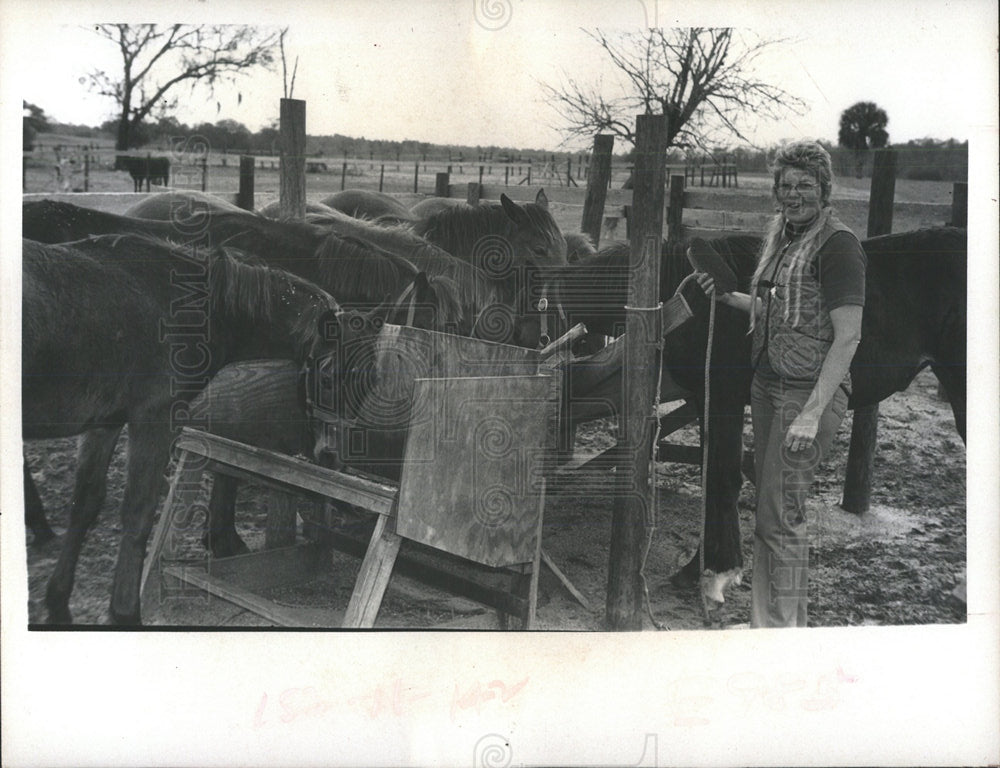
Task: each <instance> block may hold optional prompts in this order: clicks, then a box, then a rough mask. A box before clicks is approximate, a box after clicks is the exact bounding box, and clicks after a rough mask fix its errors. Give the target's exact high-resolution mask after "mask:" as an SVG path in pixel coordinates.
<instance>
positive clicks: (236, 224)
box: [22, 192, 464, 331]
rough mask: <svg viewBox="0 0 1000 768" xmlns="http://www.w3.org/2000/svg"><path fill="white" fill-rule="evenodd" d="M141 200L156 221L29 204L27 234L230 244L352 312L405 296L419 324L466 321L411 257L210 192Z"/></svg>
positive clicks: (447, 287)
mask: <svg viewBox="0 0 1000 768" xmlns="http://www.w3.org/2000/svg"><path fill="white" fill-rule="evenodd" d="M144 202H148V203H155V205H150V206H148V207H145V208H143V209H142V210H141V211H140V212H145V213H146V214H147V215H149V216H150V217H151V218H137V217H134V216H119V215H116V214H113V213H107V212H104V211H96V210H92V209H89V208H82V207H79V206H76V205H73V204H71V203H63V202H58V201H54V200H39V201H33V202H27V203H24V204H23V205H22V236H23V237H26V238H28V239H31V240H36V241H38V242H47V243H61V242H68V241H71V240H77V239H81V238H84V237H88V236H90V235H96V234H118V233H135V234H147V235H152V236H155V237H159V238H163V239H166V240H170V241H173V242H177V243H193V242H197V243H198V244H201V245H209V246H212V245H221V244H225V245H227V246H232V247H234V248H236V249H238V250H239V251H240V252H242V253H244V254H250V255H253V256H254V257H256V258H257V259H259V260H260V261H261V262H263V263H264V264H267V265H269V266H272V267H277V268H280V269H284V270H287V271H289V272H291V273H293V274H296V275H298V276H300V277H303V278H305V279H306V280H309V281H310V282H313V283H315V284H317V285H318V286H319V287H321V288H323V289H324V290H325V291H327V292H328V293H330V294H331V295H332V296H334V297H335V298H336V299H337V301H338V302H339V303H340V304H341V306H344V307H347V308H349V309H371V308H373V307H374V306H376V305H378V304H380V303H382V302H383V301H385V300H386V299H387V298H390V299H395V300H396V302H397V303H399V302H400V298H401V297H403V296H404V295H405V297H406V299H405V301H406V304H407V307H408V308H409V307H413V308H414V311H415V313H416V314H417V317H416V318H415V319H413V320H412V324H414V325H416V326H417V327H420V328H428V329H432V330H440V331H444V330H448V329H449V328H454V327H457V326H461V325H462V323H463V322H464V320H463V317H462V309H461V306H460V302H459V297H458V291H457V288H456V286H455V285H453V284H452V283H451V281H450V280H449V279H448V277H447V276H434V275H432V274H429V275H428V276H427V277H428V279H426V280H421V281H420V282H416V281H417V276H418V274H419V272H420V269H418V268H417V267H416V266H415V265H414V264H413V263H412V262H411V261H410V260H408V259H405V258H401V257H399V256H397V255H394V254H391V253H388V252H386V251H384V250H382V249H380V248H377V247H375V246H372V245H369V244H367V243H365V242H362V241H360V240H359V239H357V238H352V237H346V238H345V237H340V236H338V235H337V234H335V233H332V232H330V231H329V230H327V229H323V228H320V227H316V226H312V225H309V224H305V223H302V222H293V221H274V220H271V219H267V218H265V217H263V216H259V215H257V214H253V213H249V212H247V211H244V210H242V209H241V208H235V206H232V207H227V204H226V203H225V202H224V201H221V200H218V201H217V200H216V199H214V198H212V199H208V196H206V195H193V196H188V193H175V192H171V193H165V194H163V195H155V196H153V197H150V198H148V199H147V200H146V201H144ZM216 203H218V205H217V204H216ZM140 205H142V204H140ZM181 213H184V214H185V215H184V216H181V215H180V214H181ZM157 217H166V219H163V218H157ZM414 289H415V290H414Z"/></svg>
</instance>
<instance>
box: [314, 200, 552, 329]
mask: <svg viewBox="0 0 1000 768" xmlns="http://www.w3.org/2000/svg"><path fill="white" fill-rule="evenodd" d="M436 199H437V198H435V200H436ZM425 202H427V201H425ZM307 220H308V221H310V222H311V223H315V224H318V225H320V226H326V227H329V228H331V229H333V231H335V232H338V233H340V234H342V235H347V236H350V237H356V238H358V239H359V240H363V241H365V242H367V243H370V244H372V245H374V246H376V247H378V248H381V249H384V250H387V251H389V252H391V253H395V254H397V255H401V256H404V257H406V258H408V259H410V260H412V261H413V262H414V263H415V264H417V265H418V266H420V267H421V268H422V269H425V270H426V271H427V272H428V274H441V275H447V276H449V277H452V279H454V280H455V281H456V282H457V283H458V284H459V286H460V287H461V290H462V291H463V293H464V295H465V297H466V299H467V301H466V303H465V306H466V307H467V309H469V308H470V303H471V304H472V307H471V311H472V312H473V313H474V314H475V316H476V317H477V318H479V319H478V320H477V321H476V323H475V324H474V327H475V328H476V335H477V336H478V337H479V338H486V339H488V340H491V341H501V342H505V343H515V344H521V345H526V346H529V345H530V346H533V345H534V343H535V341H536V340H537V337H535V340H534V341H533V339H532V337H531V336H530V335H528V334H526V333H525V332H524V330H523V329H521V328H520V327H519V325H520V323H521V321H522V319H523V318H524V317H525V316H526V315H530V314H532V313H533V312H534V308H533V306H532V305H531V304H530V302H528V301H527V296H528V294H529V293H530V292H531V291H532V284H533V282H534V281H535V279H536V275H537V270H538V269H539V268H541V267H544V266H551V265H562V264H565V263H566V241H565V239H564V238H563V236H562V233H561V232H560V231H559V227H558V225H557V224H556V223H555V220H554V219H553V218H552V216H551V214H550V213H549V212H548V202H547V200H546V198H545V193H544V192H543V191H540V192H539V193H538V196H537V197H536V202H535V203H529V204H528V205H525V206H521V205H518V204H517V203H515V202H513V201H511V200H510V199H508V198H507V197H506V195H502V196H501V202H500V204H499V205H488V204H480V205H477V206H469V205H465V204H460V205H451V204H445V205H443V206H442V207H440V208H438V209H436V210H435V211H434V212H432V213H429V214H427V215H426V216H424V217H421V218H419V219H418V220H417V221H415V222H412V223H410V224H408V225H400V226H395V227H392V226H381V225H380V224H378V223H375V222H370V221H365V220H359V219H356V218H353V217H350V216H347V215H345V214H343V213H340V212H338V213H336V214H333V215H325V216H324V215H312V216H308V217H307ZM447 256H452V257H454V259H457V260H458V261H460V262H463V263H465V264H468V265H471V266H472V267H473V268H474V269H473V270H472V271H470V270H468V269H464V271H465V272H466V273H467V274H466V275H465V276H464V277H463V276H460V275H459V274H458V273H459V272H461V271H462V270H463V268H462V267H460V266H459V265H456V264H455V263H454V262H453V261H452V259H449V258H447ZM484 281H485V282H486V283H488V284H489V285H491V286H492V289H489V290H487V289H486V288H484V287H482V286H483V283H484ZM486 293H489V294H492V295H490V296H489V297H487V296H486V295H485V294H486ZM483 329H488V330H487V331H485V332H484V331H483Z"/></svg>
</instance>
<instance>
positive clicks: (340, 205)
mask: <svg viewBox="0 0 1000 768" xmlns="http://www.w3.org/2000/svg"><path fill="white" fill-rule="evenodd" d="M320 203H321V204H322V205H324V206H326V207H328V208H332V209H333V210H335V211H340V212H341V213H346V214H347V215H348V216H353V217H354V218H356V219H369V220H371V221H377V222H378V223H379V224H402V223H406V222H411V221H414V219H415V217H414V215H413V214H412V213H410V210H409V209H408V208H407V207H406V206H405V205H403V204H402V203H401V202H399V201H398V200H397V199H396V198H394V197H391V196H389V195H385V194H383V193H381V192H374V191H372V190H368V189H344V190H341V191H340V192H334V193H333V194H332V195H329V196H328V197H324V198H323V199H322V200H321V201H320Z"/></svg>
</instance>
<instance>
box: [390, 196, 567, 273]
mask: <svg viewBox="0 0 1000 768" xmlns="http://www.w3.org/2000/svg"><path fill="white" fill-rule="evenodd" d="M522 208H523V209H524V211H525V212H526V213H527V215H528V220H529V221H530V222H531V224H532V227H533V228H535V229H536V230H537V231H538V233H539V234H542V235H544V236H545V237H546V239H547V240H548V241H549V242H550V243H551V244H557V243H558V242H559V239H560V238H561V237H562V235H561V233H559V227H558V226H556V224H555V220H554V219H553V218H552V215H551V214H550V213H549V212H548V211H547V210H546V209H545V208H543V207H542V206H540V205H536V204H535V203H528V204H526V205H524V206H522ZM408 226H409V229H410V230H411V231H412V232H413V233H414V234H416V235H418V236H419V237H422V238H424V239H426V240H429V241H430V242H432V243H434V244H436V245H439V246H441V247H442V248H444V249H445V250H446V251H448V252H449V253H451V254H454V255H455V256H458V257H459V258H462V259H466V260H471V259H472V257H473V256H474V255H475V253H476V250H477V247H476V246H477V244H478V243H479V242H480V241H481V240H482V239H483V237H485V236H487V235H490V234H493V235H502V234H505V233H506V234H509V233H510V232H511V230H512V229H513V227H514V222H512V221H511V220H510V218H509V217H508V216H507V212H506V211H504V209H503V206H501V205H492V204H491V205H487V204H480V205H471V206H455V207H452V208H444V209H442V210H440V211H437V212H436V213H432V214H431V215H430V216H428V217H427V218H426V219H422V220H418V221H416V222H414V223H413V224H411V225H408ZM557 235H558V237H557Z"/></svg>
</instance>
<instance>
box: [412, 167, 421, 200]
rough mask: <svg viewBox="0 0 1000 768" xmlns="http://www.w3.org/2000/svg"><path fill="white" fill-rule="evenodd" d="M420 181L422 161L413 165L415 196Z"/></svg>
mask: <svg viewBox="0 0 1000 768" xmlns="http://www.w3.org/2000/svg"><path fill="white" fill-rule="evenodd" d="M419 180H420V161H419V160H418V161H417V162H415V163H414V164H413V194H417V182H418V181H419Z"/></svg>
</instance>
